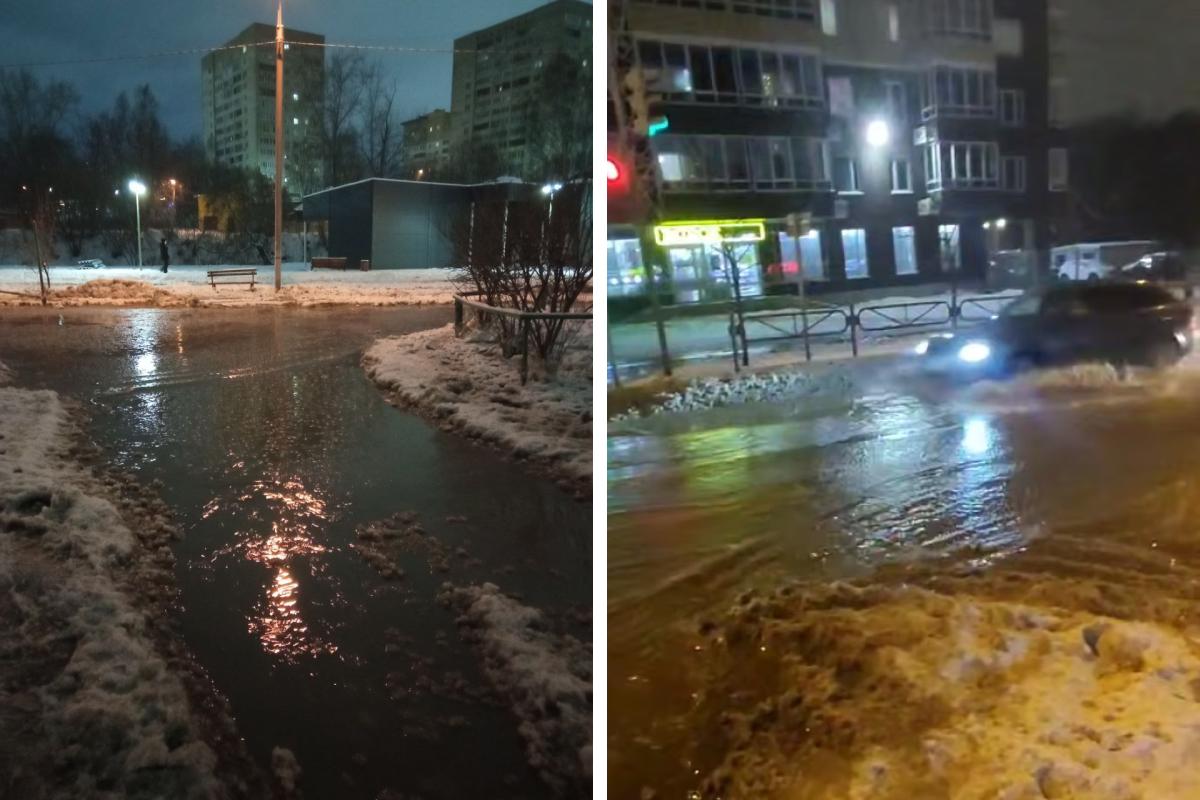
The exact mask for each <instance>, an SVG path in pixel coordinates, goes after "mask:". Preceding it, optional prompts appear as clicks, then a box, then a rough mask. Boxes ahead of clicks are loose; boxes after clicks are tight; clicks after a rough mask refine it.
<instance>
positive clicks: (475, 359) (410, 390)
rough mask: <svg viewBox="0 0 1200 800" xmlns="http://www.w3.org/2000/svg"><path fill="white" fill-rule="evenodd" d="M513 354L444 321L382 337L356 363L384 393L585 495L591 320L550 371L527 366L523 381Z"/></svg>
mask: <svg viewBox="0 0 1200 800" xmlns="http://www.w3.org/2000/svg"><path fill="white" fill-rule="evenodd" d="M518 358H519V357H517V356H514V357H513V358H511V359H505V358H504V357H503V355H502V354H501V352H500V346H499V344H497V343H496V341H495V340H494V339H493V338H492V337H489V336H487V335H485V334H480V333H475V334H473V335H468V336H465V337H464V338H461V339H460V338H458V337H456V336H455V335H454V327H453V326H452V325H448V326H446V327H444V328H438V329H435V330H431V331H422V332H420V333H414V334H409V335H407V336H393V337H388V338H385V339H381V340H379V341H378V342H376V343H375V344H374V345H373V346H372V347H371V348H369V349H368V350H367V352H366V355H365V356H364V357H363V364H364V366H365V367H366V369H367V373H368V375H370V377H371V379H372V380H374V381H375V382H376V383H377V384H378V385H379V386H380V387H382V388H383V389H385V390H387V392H388V395H389V398H390V399H392V400H394V401H396V402H398V403H400V404H403V405H405V406H410V407H413V408H415V409H417V410H418V411H420V412H421V413H422V414H424V415H426V416H427V417H429V418H430V419H432V420H433V421H435V422H436V423H437V424H438V425H439V426H440V427H442V428H444V429H446V430H449V431H453V432H457V433H461V434H463V435H466V436H469V437H472V438H477V439H480V440H482V441H486V442H489V443H491V444H493V445H495V446H497V447H499V448H500V449H501V450H504V451H506V452H508V453H510V454H512V455H514V456H515V457H517V458H520V459H527V460H529V461H530V462H531V463H533V464H535V465H536V466H537V467H538V468H540V469H542V470H545V471H546V472H548V473H549V474H550V475H552V476H553V477H555V478H556V479H558V480H559V481H560V482H561V483H563V484H565V485H568V486H570V487H571V488H572V489H574V490H575V491H576V492H578V493H580V494H590V491H591V480H592V326H591V324H590V323H587V324H585V325H582V326H581V327H580V328H579V329H578V331H577V332H576V333H575V335H574V337H573V339H572V341H571V345H570V347H569V349H568V351H567V354H566V356H565V357H564V359H563V363H562V365H561V366H560V368H559V370H558V374H557V376H555V377H554V378H547V377H545V376H542V375H539V374H537V370H536V369H533V368H532V367H531V370H530V372H531V374H530V377H529V382H528V383H527V384H526V385H524V386H522V385H521V377H520V372H519V369H518Z"/></svg>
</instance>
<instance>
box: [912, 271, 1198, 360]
mask: <svg viewBox="0 0 1200 800" xmlns="http://www.w3.org/2000/svg"><path fill="white" fill-rule="evenodd" d="M1193 341H1194V330H1193V313H1192V307H1191V305H1190V303H1188V302H1185V301H1182V300H1179V299H1178V298H1176V297H1175V296H1174V295H1173V294H1172V293H1171V292H1170V291H1168V290H1167V289H1165V288H1163V287H1161V286H1154V285H1151V284H1146V283H1126V284H1122V283H1089V284H1059V285H1056V286H1053V287H1051V288H1048V289H1045V290H1043V291H1036V292H1029V293H1027V294H1024V295H1022V296H1021V297H1018V298H1017V299H1016V300H1014V301H1013V302H1012V303H1010V304H1009V305H1008V306H1006V307H1005V308H1004V309H1003V310H1002V311H1001V312H1000V314H998V315H997V316H996V317H994V318H993V319H992V320H990V321H989V322H986V323H984V324H982V325H979V326H977V327H975V328H971V329H969V330H965V331H960V332H957V333H947V334H940V335H937V336H933V337H931V338H929V339H926V340H925V341H923V342H921V343H920V344H918V345H917V348H916V351H917V354H918V355H920V356H921V357H922V358H923V360H924V365H925V366H927V367H928V368H930V369H932V370H936V371H945V372H953V373H955V374H963V375H970V376H974V375H979V376H982V375H1005V374H1012V373H1015V372H1020V371H1022V370H1025V369H1030V368H1035V367H1043V366H1060V365H1064V364H1075V363H1082V362H1107V363H1113V364H1135V365H1146V366H1156V367H1157V366H1167V365H1170V364H1173V363H1174V362H1176V361H1178V360H1179V359H1180V358H1182V357H1183V356H1184V355H1186V354H1187V353H1188V352H1189V351H1190V350H1191V349H1192V344H1193Z"/></svg>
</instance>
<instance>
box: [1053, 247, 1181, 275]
mask: <svg viewBox="0 0 1200 800" xmlns="http://www.w3.org/2000/svg"><path fill="white" fill-rule="evenodd" d="M1161 249H1162V246H1161V245H1160V244H1158V243H1157V242H1150V241H1130V242H1087V243H1083V244H1068V245H1061V246H1059V247H1055V248H1053V249H1052V250H1051V251H1050V269H1051V272H1052V274H1053V275H1054V276H1055V277H1057V278H1058V279H1059V280H1064V281H1099V280H1105V279H1108V278H1113V277H1116V276H1117V273H1118V272H1119V271H1120V269H1121V267H1123V266H1125V265H1126V264H1129V263H1131V262H1133V261H1136V260H1137V259H1139V258H1141V257H1142V256H1144V255H1145V254H1147V253H1153V252H1154V251H1156V250H1161Z"/></svg>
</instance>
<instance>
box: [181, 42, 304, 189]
mask: <svg viewBox="0 0 1200 800" xmlns="http://www.w3.org/2000/svg"><path fill="white" fill-rule="evenodd" d="M284 38H285V39H286V40H287V41H288V42H297V43H299V42H307V43H312V44H314V45H322V44H324V42H325V37H324V36H321V35H319V34H315V33H307V32H305V31H298V30H292V29H289V28H285V29H284ZM274 41H275V27H274V26H273V25H266V24H262V23H255V24H253V25H250V26H249V27H247V28H246V29H245V30H243V31H242V32H241V33H239V34H238V35H237V36H235V37H233V38H232V39H230V40H229V41H228V42H226V43H225V46H226V48H227V49H222V50H217V51H214V52H212V53H209V54H207V55H206V56H204V58H203V59H201V62H200V65H201V69H200V72H201V81H202V97H203V102H204V149H205V153H206V154H207V156H208V158H209V160H210V161H214V162H218V163H222V164H228V165H230V166H234V167H245V168H248V169H255V170H258V171H259V172H261V173H262V174H264V175H266V176H267V177H269V178H272V179H274V177H275V45H274ZM239 45H240V46H239ZM256 45H257V46H256ZM285 48H286V52H285V54H284V70H283V88H284V97H283V113H284V126H285V129H284V159H285V162H286V163H285V166H284V180H285V182H287V184H288V189H289V191H291V192H293V193H299V192H300V191H307V190H311V189H314V188H319V187H320V184H321V174H320V168H319V166H318V164H319V161H318V160H317V159H316V158H315V157H312V155H311V154H314V153H315V149H316V148H315V147H314V144H315V142H316V140H317V137H319V135H320V118H319V116H318V114H319V113H320V107H321V98H322V96H323V93H324V81H325V49H324V48H323V47H319V46H314V47H310V46H305V45H301V44H296V45H291V44H287V45H285ZM296 184H298V186H296ZM293 187H294V188H293Z"/></svg>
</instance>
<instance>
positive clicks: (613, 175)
mask: <svg viewBox="0 0 1200 800" xmlns="http://www.w3.org/2000/svg"><path fill="white" fill-rule="evenodd" d="M605 171H606V173H607V175H608V182H609V183H610V184H611V183H616V182H617V181H619V180H621V165H620V164H618V163H617V162H616V161H615V160H613V159H612V158H609V159H608V165H607V166H606V167H605Z"/></svg>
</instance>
